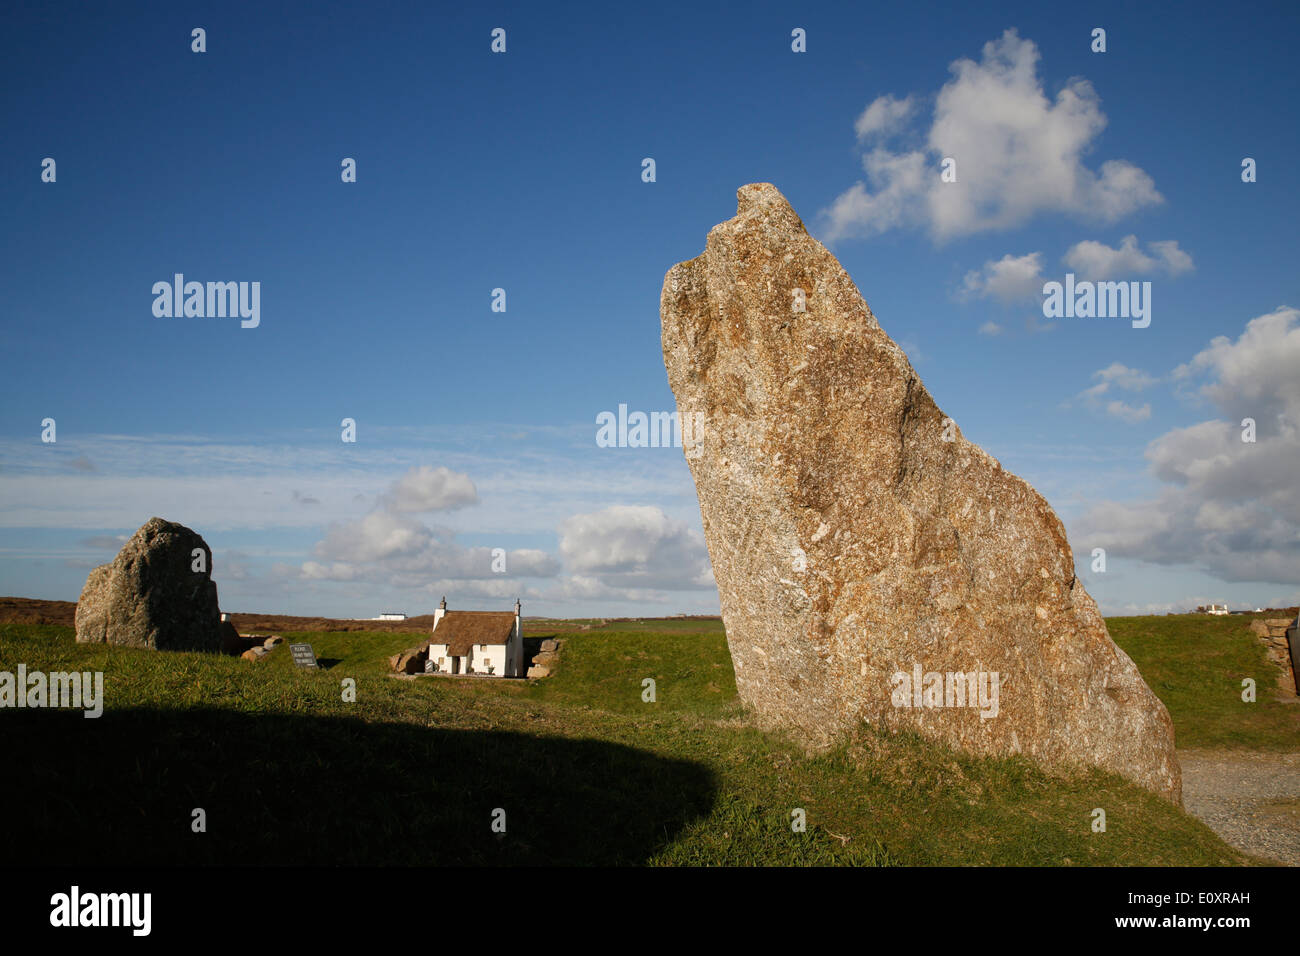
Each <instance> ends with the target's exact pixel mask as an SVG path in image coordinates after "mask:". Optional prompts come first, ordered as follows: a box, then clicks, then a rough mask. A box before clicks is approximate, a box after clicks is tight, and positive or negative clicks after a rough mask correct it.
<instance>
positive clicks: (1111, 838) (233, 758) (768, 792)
mask: <svg viewBox="0 0 1300 956" xmlns="http://www.w3.org/2000/svg"><path fill="white" fill-rule="evenodd" d="M1221 620H1222V621H1224V624H1225V625H1226V623H1227V621H1228V620H1231V621H1232V623H1234V624H1237V626H1238V628H1239V629H1240V630H1241V634H1240V635H1238V634H1235V633H1228V632H1227V631H1222V632H1221V631H1219V630H1217V628H1218V627H1219V626H1220V625H1219V623H1218V622H1213V625H1212V626H1211V627H1210V629H1209V630H1204V631H1203V630H1201V629H1200V627H1201V623H1202V619H1200V618H1189V617H1179V618H1128V619H1118V620H1115V621H1113V622H1111V624H1112V631H1113V633H1114V634H1115V636H1116V639H1117V640H1118V641H1119V642H1120V643H1121V645H1122V646H1124V647H1125V649H1126V650H1127V651H1128V652H1129V653H1130V655H1132V656H1133V657H1134V659H1135V660H1136V661H1137V662H1138V665H1139V667H1140V668H1141V669H1142V670H1143V672H1144V673H1146V674H1148V679H1149V680H1150V681H1151V682H1152V685H1153V688H1154V689H1155V690H1156V693H1157V694H1159V695H1160V696H1161V697H1162V698H1163V699H1165V700H1166V702H1167V703H1168V705H1169V707H1170V709H1171V711H1172V712H1173V715H1174V721H1175V724H1176V726H1177V728H1178V733H1179V744H1180V746H1182V745H1185V744H1187V742H1188V738H1190V739H1191V740H1192V741H1194V742H1196V744H1197V745H1204V746H1209V745H1211V744H1214V745H1218V744H1216V743H1215V742H1222V743H1224V744H1225V745H1233V746H1250V747H1255V746H1263V745H1264V744H1266V743H1272V744H1273V745H1276V737H1277V733H1278V731H1286V730H1287V729H1288V728H1291V729H1294V719H1295V718H1294V717H1293V716H1291V715H1290V713H1281V712H1280V711H1279V710H1277V708H1281V706H1282V705H1272V704H1270V703H1268V702H1267V701H1265V700H1264V698H1265V697H1267V696H1268V694H1267V693H1264V692H1261V694H1260V698H1261V702H1260V703H1259V704H1257V705H1254V708H1255V709H1253V710H1249V709H1245V708H1246V707H1247V705H1241V707H1234V706H1232V704H1231V699H1232V697H1233V694H1232V693H1231V690H1232V682H1233V681H1235V682H1236V686H1237V687H1238V691H1237V696H1236V699H1237V700H1238V701H1239V685H1240V678H1239V677H1238V676H1237V671H1238V670H1241V669H1245V670H1246V671H1250V672H1251V673H1256V672H1258V673H1259V674H1260V675H1261V677H1262V676H1263V668H1265V667H1267V666H1268V665H1267V664H1265V663H1264V661H1263V658H1262V652H1261V653H1260V654H1259V655H1258V659H1257V660H1256V659H1255V658H1253V657H1252V653H1253V651H1252V647H1255V648H1257V647H1258V644H1257V643H1254V644H1252V642H1253V638H1251V636H1250V635H1249V632H1247V631H1245V623H1243V619H1242V618H1235V619H1221ZM1165 622H1174V623H1173V624H1166V623H1165ZM1193 622H1194V623H1195V628H1191V629H1189V627H1188V625H1189V623H1193ZM555 632H556V633H559V634H561V635H562V636H563V637H564V638H565V646H564V651H563V656H562V659H561V663H560V666H559V668H558V670H557V672H556V673H555V674H554V675H553V676H552V677H550V678H547V679H546V680H543V681H535V682H528V681H489V680H450V679H437V678H419V679H416V680H397V679H394V678H391V677H388V676H386V670H387V664H386V658H387V657H388V656H389V655H390V654H393V653H395V652H396V651H398V650H401V649H403V648H405V647H407V646H409V645H410V644H412V643H413V641H412V639H411V635H410V634H395V633H368V632H346V633H333V632H311V633H286V634H285V635H284V636H285V637H286V638H288V639H290V640H295V641H296V640H306V641H308V642H310V643H311V644H312V645H313V647H314V649H315V651H316V654H317V657H318V658H319V659H320V660H321V661H322V663H323V664H324V665H325V668H324V669H322V670H320V671H317V672H310V671H303V670H300V669H297V668H295V667H294V666H293V665H292V663H291V661H290V660H289V654H288V651H287V648H284V647H281V648H278V649H277V650H276V651H274V652H273V653H272V654H271V655H270V656H269V657H268V658H267V659H266V660H264V661H261V662H259V663H256V664H253V663H249V662H246V661H242V660H239V659H235V658H224V657H217V656H212V655H202V654H159V653H151V652H147V651H135V650H129V649H124V648H110V647H106V646H103V645H78V644H76V643H75V642H74V640H73V633H72V630H71V629H70V628H66V627H56V626H41V625H32V624H0V670H10V671H12V670H14V669H15V668H16V666H17V664H18V663H19V662H22V663H25V664H26V665H27V667H28V669H29V670H44V671H58V670H73V669H75V670H92V671H93V670H102V671H104V672H105V697H106V705H105V713H104V716H103V717H102V718H100V719H98V720H87V719H85V718H83V717H82V716H81V715H80V713H79V712H67V711H51V710H4V711H0V728H2V731H0V732H2V733H3V739H4V741H5V744H6V748H5V749H6V757H7V758H8V764H7V766H8V767H9V768H11V772H12V774H13V775H12V777H11V779H10V782H9V784H8V785H7V786H6V787H4V788H2V789H0V794H3V795H2V796H0V810H2V811H3V813H4V814H5V817H4V818H5V819H6V820H9V821H11V822H14V824H15V825H13V826H12V827H11V829H10V837H11V838H7V839H6V841H5V845H4V849H3V850H0V862H4V863H9V864H14V863H19V862H22V861H23V860H25V859H40V860H42V861H44V862H78V863H93V862H101V863H249V864H263V863H388V864H425V863H467V864H493V863H519V864H541V863H559V864H565V863H576V864H586V863H596V864H641V863H648V864H655V865H695V864H714V865H732V864H736V865H782V864H796V865H798V864H858V865H880V866H888V865H935V864H939V865H970V864H976V865H1003V864H1008V865H1048V866H1051V865H1166V864H1189V865H1202V864H1237V863H1246V862H1251V861H1250V860H1249V859H1248V858H1247V857H1245V856H1243V855H1242V854H1240V853H1239V852H1237V851H1235V850H1233V849H1231V848H1230V847H1228V846H1227V845H1225V844H1224V843H1223V842H1222V841H1221V840H1219V838H1218V837H1217V836H1216V835H1215V834H1214V833H1213V832H1211V831H1210V830H1209V829H1208V828H1207V827H1205V826H1204V825H1203V824H1201V823H1200V822H1199V821H1197V820H1195V819H1194V818H1192V817H1190V816H1188V815H1186V814H1185V813H1183V812H1182V811H1181V810H1179V809H1177V808H1176V807H1173V806H1172V805H1170V804H1168V803H1167V802H1165V801H1163V800H1161V799H1160V798H1158V797H1155V796H1154V795H1152V794H1149V793H1147V792H1146V791H1144V790H1141V789H1140V788H1137V787H1135V786H1133V785H1131V784H1129V783H1127V782H1125V781H1123V780H1122V779H1120V778H1118V777H1116V776H1113V775H1109V774H1104V773H1101V772H1098V771H1089V772H1078V773H1073V774H1062V773H1048V772H1046V771H1044V770H1042V769H1040V768H1038V767H1036V766H1035V765H1033V764H1031V763H1029V762H1028V761H1026V760H1024V759H1020V758H1015V759H1005V760H998V759H976V758H972V757H968V756H965V755H962V754H959V753H956V752H953V751H951V750H948V749H947V748H944V747H941V746H937V745H935V744H932V743H927V742H924V741H921V740H919V739H917V738H915V737H912V736H898V737H886V736H883V735H881V734H878V733H876V732H875V731H872V730H870V729H869V728H864V729H863V730H862V731H861V732H860V733H858V734H857V735H856V736H854V737H853V738H852V739H850V740H846V741H845V742H844V744H843V745H842V746H840V747H839V748H837V749H836V750H834V751H832V752H830V753H825V754H821V755H819V756H808V755H807V754H806V753H805V752H804V751H803V750H802V748H801V747H799V746H798V744H797V742H794V741H791V740H788V739H786V738H784V737H782V736H780V735H774V734H768V733H763V732H760V731H758V730H756V729H754V728H753V727H752V726H751V725H750V723H749V721H748V720H747V718H746V715H745V713H744V711H743V709H742V708H741V706H740V704H739V702H738V701H737V699H736V692H735V682H734V677H733V674H732V670H731V664H730V659H729V657H728V655H727V650H726V642H725V638H724V636H723V633H722V628H721V625H720V623H719V622H716V621H700V620H687V621H682V620H669V621H645V622H619V623H611V624H609V625H606V626H604V627H600V626H596V627H593V628H592V629H591V630H587V631H579V630H573V629H572V627H571V626H561V625H559V624H558V623H557V625H556V627H555ZM546 633H547V632H546V630H545V628H544V627H541V628H539V629H534V630H533V631H532V632H531V633H530V634H529V636H530V637H540V636H545V634H546ZM1180 635H1181V636H1182V637H1181V643H1180ZM1216 642H1217V643H1216ZM1212 652H1213V653H1219V654H1220V655H1221V657H1213V656H1212ZM349 677H350V678H353V679H354V680H355V681H356V693H357V699H356V701H355V702H346V701H344V700H343V694H342V691H341V687H342V681H343V679H344V678H349ZM647 677H649V678H653V679H654V680H655V682H656V697H657V699H656V701H655V702H654V703H646V702H644V701H643V700H642V681H643V680H644V679H645V678H647ZM1259 684H1260V687H1261V688H1265V687H1266V686H1271V685H1270V684H1269V681H1268V680H1265V679H1259ZM1221 687H1222V688H1225V689H1224V692H1223V699H1222V700H1220V699H1219V697H1218V696H1217V695H1218V693H1219V688H1221ZM1292 709H1294V708H1292ZM1288 721H1291V722H1292V723H1288ZM1095 807H1103V808H1105V810H1106V815H1107V830H1106V832H1105V833H1093V832H1092V831H1091V826H1090V824H1091V821H1092V810H1093V809H1094V808H1095ZM195 808H202V809H203V810H204V811H205V812H206V823H207V829H206V832H204V833H195V832H193V831H192V826H191V821H192V811H193V810H194V809H195ZM498 808H499V809H502V810H504V811H505V815H506V833H505V834H498V833H493V832H492V830H491V827H490V824H491V821H492V815H493V812H494V811H495V810H497V809H498ZM796 809H798V810H802V811H803V813H804V815H805V817H806V821H807V829H806V832H795V830H794V829H793V828H792V826H791V821H792V819H794V816H793V814H794V812H795V811H796Z"/></svg>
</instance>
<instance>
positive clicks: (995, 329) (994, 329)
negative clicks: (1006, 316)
mask: <svg viewBox="0 0 1300 956" xmlns="http://www.w3.org/2000/svg"><path fill="white" fill-rule="evenodd" d="M1003 331H1004V329H1003V328H1002V326H1000V325H998V324H997V323H996V322H985V323H984V324H983V325H981V326H980V327H979V333H980V335H1001V334H1002V333H1003Z"/></svg>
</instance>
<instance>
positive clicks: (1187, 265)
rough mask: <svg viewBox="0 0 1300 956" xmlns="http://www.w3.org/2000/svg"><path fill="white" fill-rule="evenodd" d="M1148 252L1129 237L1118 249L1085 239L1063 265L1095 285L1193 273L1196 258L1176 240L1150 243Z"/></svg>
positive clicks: (1066, 258) (1068, 253)
mask: <svg viewBox="0 0 1300 956" xmlns="http://www.w3.org/2000/svg"><path fill="white" fill-rule="evenodd" d="M1147 249H1149V250H1150V253H1149V254H1148V253H1145V252H1143V251H1142V250H1141V249H1140V248H1138V240H1137V236H1125V237H1124V238H1123V239H1121V240H1120V244H1119V247H1118V248H1113V247H1111V246H1108V245H1106V244H1105V243H1104V242H1097V241H1095V240H1092V239H1085V240H1084V241H1083V242H1076V243H1075V244H1074V245H1072V246H1071V247H1070V248H1069V249H1068V250H1067V251H1066V253H1065V255H1064V256H1063V257H1062V261H1063V262H1064V263H1065V264H1066V265H1067V266H1069V267H1070V268H1071V269H1072V270H1073V271H1074V272H1076V273H1078V274H1079V275H1080V277H1082V278H1084V279H1089V280H1093V281H1097V280H1103V279H1120V278H1126V277H1129V276H1135V275H1151V274H1153V273H1156V272H1163V273H1165V274H1166V275H1171V276H1174V275H1178V274H1180V273H1183V272H1189V271H1190V270H1191V269H1192V257H1191V256H1190V255H1188V254H1187V253H1186V252H1184V251H1183V250H1182V249H1180V248H1179V247H1178V243H1177V241H1175V240H1172V239H1168V240H1163V241H1160V242H1150V243H1147Z"/></svg>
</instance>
